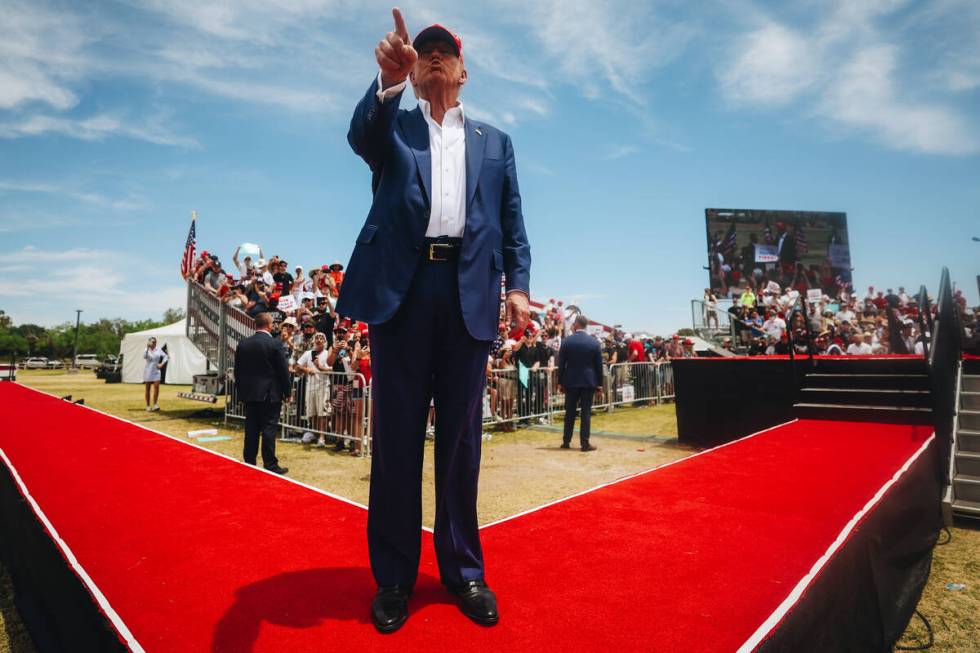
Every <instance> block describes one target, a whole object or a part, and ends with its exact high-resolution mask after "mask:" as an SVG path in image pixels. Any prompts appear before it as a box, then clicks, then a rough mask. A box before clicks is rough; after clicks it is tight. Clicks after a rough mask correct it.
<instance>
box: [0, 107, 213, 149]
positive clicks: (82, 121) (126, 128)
mask: <svg viewBox="0 0 980 653" xmlns="http://www.w3.org/2000/svg"><path fill="white" fill-rule="evenodd" d="M42 134H60V135H63V136H70V137H72V138H77V139H80V140H83V141H101V140H104V139H105V138H108V137H111V136H121V137H126V138H133V139H136V140H140V141H146V142H148V143H154V144H157V145H173V146H179V147H191V148H193V147H198V146H199V145H198V142H197V141H196V140H195V139H193V138H191V137H189V136H182V135H180V134H177V133H175V132H173V131H171V130H170V129H169V128H168V127H166V126H165V125H164V124H163V123H162V121H158V120H147V121H144V122H142V123H139V122H134V121H131V120H130V119H124V118H122V117H120V116H118V115H113V114H109V113H100V114H97V115H94V116H90V117H87V118H72V117H66V116H57V115H48V114H34V115H27V116H24V117H21V118H19V119H14V120H9V121H6V122H0V138H20V137H23V136H39V135H42Z"/></svg>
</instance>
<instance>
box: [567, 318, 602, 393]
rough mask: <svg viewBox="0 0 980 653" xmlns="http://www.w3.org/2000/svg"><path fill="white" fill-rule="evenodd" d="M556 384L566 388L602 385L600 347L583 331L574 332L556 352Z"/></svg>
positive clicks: (596, 341)
mask: <svg viewBox="0 0 980 653" xmlns="http://www.w3.org/2000/svg"><path fill="white" fill-rule="evenodd" d="M558 382H559V383H560V384H562V386H563V387H566V388H596V387H599V386H600V385H602V347H600V346H599V341H598V340H596V339H595V338H593V337H592V336H590V335H589V334H587V333H586V332H585V331H576V332H575V333H573V334H572V335H570V336H568V337H567V338H565V339H564V340H562V343H561V349H559V350H558Z"/></svg>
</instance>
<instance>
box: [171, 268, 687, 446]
mask: <svg viewBox="0 0 980 653" xmlns="http://www.w3.org/2000/svg"><path fill="white" fill-rule="evenodd" d="M240 254H241V252H240V250H236V251H235V253H234V254H233V255H232V263H233V267H232V268H231V271H229V269H228V268H226V267H225V266H224V265H223V264H222V262H221V260H220V259H219V257H218V256H217V255H215V254H213V253H211V252H208V251H203V252H201V254H200V256H199V257H198V258H196V259H195V262H194V265H193V266H192V268H191V272H190V274H189V275H188V277H189V278H190V279H192V280H194V281H196V282H197V283H198V284H200V285H201V286H202V287H203V288H204V290H205V291H206V292H208V293H209V294H211V295H212V296H214V297H215V298H216V299H218V300H219V301H221V302H222V303H225V304H227V305H228V306H231V307H234V308H237V309H238V310H241V311H242V312H244V313H246V314H247V315H249V316H251V317H255V316H256V315H258V314H259V313H270V314H271V315H272V318H273V325H274V326H273V333H274V335H275V336H276V337H278V338H280V339H281V340H282V342H283V346H284V349H285V351H286V355H287V356H288V361H289V366H290V371H291V372H292V373H293V374H294V376H295V378H296V379H297V383H298V384H299V385H300V386H301V388H300V392H299V394H298V396H299V397H300V399H299V402H298V403H299V405H298V406H297V407H296V408H294V409H293V410H295V411H297V412H298V414H300V415H304V416H305V417H306V418H307V419H308V420H311V421H312V422H313V423H314V424H315V428H314V429H313V430H314V431H317V432H331V433H349V434H350V436H351V437H350V438H347V439H339V440H337V441H336V442H335V443H334V446H336V447H337V448H338V449H339V448H341V446H342V445H344V446H347V447H349V448H350V449H351V450H352V451H353V452H355V453H357V452H359V450H360V443H359V441H358V439H357V437H356V436H355V434H354V433H353V431H355V430H356V424H358V423H359V419H361V418H363V416H364V410H365V407H364V405H363V401H361V400H362V399H363V392H364V388H365V387H367V386H368V385H369V383H370V379H371V348H370V339H369V338H368V330H369V328H368V325H366V324H364V323H362V322H357V321H355V320H351V319H350V318H347V317H345V316H341V315H338V314H337V312H336V310H335V306H336V305H337V299H338V297H339V295H340V292H342V288H343V281H344V266H343V265H342V264H341V263H339V262H334V263H332V264H330V265H321V266H318V267H314V268H312V269H310V270H304V268H303V267H302V266H299V265H297V266H293V267H291V266H290V265H289V263H288V262H287V261H286V260H285V259H284V258H282V257H279V256H271V257H270V258H268V259H266V258H264V256H263V254H262V252H261V250H259V255H258V257H257V258H254V259H253V257H252V256H248V255H246V256H241V257H240ZM580 313H581V310H580V309H579V308H578V307H577V306H575V305H573V304H568V305H566V304H565V303H564V302H562V301H556V300H554V299H551V300H549V301H548V302H547V303H546V304H544V305H540V304H534V305H532V316H531V317H532V319H531V322H530V324H529V325H528V326H527V327H526V328H525V329H522V330H520V331H518V330H516V329H512V328H510V327H509V326H508V325H507V324H505V323H504V322H503V321H501V323H500V325H499V330H498V336H497V338H496V340H495V341H494V342H493V343H492V345H491V348H490V356H489V358H488V361H487V389H488V391H487V398H488V401H487V406H485V412H486V417H487V419H488V420H490V421H501V422H504V423H505V428H510V427H511V426H510V425H507V424H506V423H508V422H512V421H515V420H516V419H518V418H521V417H522V416H526V415H538V414H541V413H543V412H547V409H546V406H547V405H548V401H549V400H550V399H551V397H550V396H549V394H551V391H550V390H549V389H546V388H550V387H552V386H553V385H554V381H553V379H552V378H551V376H550V375H551V370H553V368H554V365H555V361H556V358H557V355H558V349H559V347H560V346H561V341H562V339H563V338H564V337H566V336H567V335H569V334H570V333H571V328H572V326H571V325H572V322H573V321H574V320H575V317H576V316H577V315H579V314H580ZM590 333H592V335H593V336H594V337H596V338H597V339H599V340H600V341H601V342H602V345H603V359H604V361H605V363H606V364H607V365H616V364H618V363H627V362H629V363H636V362H652V363H657V364H661V363H665V362H667V361H669V360H670V359H672V358H686V357H693V356H695V353H694V348H693V346H694V342H693V341H692V340H690V339H688V338H682V337H680V336H677V335H674V336H672V337H671V338H666V339H665V338H663V337H659V336H658V337H656V338H654V337H647V336H642V335H639V334H638V335H633V334H630V333H626V332H624V331H623V330H621V329H618V328H610V327H605V326H602V325H598V324H594V325H593V326H592V328H591V329H590ZM521 368H526V373H524V374H522V372H523V370H522V369H521ZM344 379H346V380H347V381H348V382H338V381H343V380H344ZM433 419H434V412H433V416H430V427H431V422H432V420H433ZM317 442H318V443H319V444H323V445H326V444H330V442H329V441H328V439H325V438H323V437H320V438H318V439H317Z"/></svg>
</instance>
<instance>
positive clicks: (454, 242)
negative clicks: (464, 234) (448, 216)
mask: <svg viewBox="0 0 980 653" xmlns="http://www.w3.org/2000/svg"><path fill="white" fill-rule="evenodd" d="M462 248H463V239H462V238H449V237H446V236H440V237H439V238H426V239H425V240H423V241H422V249H421V252H420V253H421V255H422V260H423V261H426V262H433V263H437V262H444V261H455V260H457V259H458V258H459V251H460V250H461V249H462Z"/></svg>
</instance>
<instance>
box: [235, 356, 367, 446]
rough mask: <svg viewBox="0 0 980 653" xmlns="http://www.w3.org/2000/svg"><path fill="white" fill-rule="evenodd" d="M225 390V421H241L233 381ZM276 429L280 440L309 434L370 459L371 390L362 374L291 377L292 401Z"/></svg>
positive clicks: (242, 408)
mask: <svg viewBox="0 0 980 653" xmlns="http://www.w3.org/2000/svg"><path fill="white" fill-rule="evenodd" d="M226 387H227V392H228V397H227V401H226V403H225V419H226V420H227V419H229V418H231V419H245V409H244V406H243V405H242V404H241V402H239V401H238V392H237V387H236V384H235V383H234V380H233V379H231V378H229V380H228V383H227V384H226ZM279 428H280V439H283V440H298V439H300V438H302V437H303V435H304V434H306V433H311V434H313V435H314V436H316V438H317V441H326V440H327V439H330V440H332V441H333V442H337V441H338V440H339V441H341V442H343V443H345V444H348V443H353V444H354V447H355V450H356V451H357V452H358V453H359V454H360V455H362V456H365V455H370V453H371V387H370V385H369V384H368V383H367V382H366V381H365V379H364V375H362V374H355V373H350V374H348V373H345V372H329V373H325V374H314V375H305V374H304V375H298V376H294V377H293V379H292V401H289V402H284V403H283V405H282V412H281V414H280V417H279Z"/></svg>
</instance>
